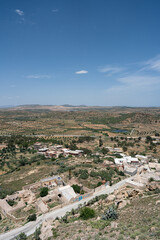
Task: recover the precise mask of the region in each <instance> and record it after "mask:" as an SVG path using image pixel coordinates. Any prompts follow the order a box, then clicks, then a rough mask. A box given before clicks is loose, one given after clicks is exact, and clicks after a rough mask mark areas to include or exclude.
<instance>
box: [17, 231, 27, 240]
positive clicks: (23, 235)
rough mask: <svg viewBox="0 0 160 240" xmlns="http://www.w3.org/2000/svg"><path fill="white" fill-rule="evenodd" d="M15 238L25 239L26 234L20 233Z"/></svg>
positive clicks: (18, 239)
mask: <svg viewBox="0 0 160 240" xmlns="http://www.w3.org/2000/svg"><path fill="white" fill-rule="evenodd" d="M16 240H27V236H26V234H25V233H20V234H19V235H18V237H17V238H16Z"/></svg>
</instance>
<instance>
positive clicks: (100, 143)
mask: <svg viewBox="0 0 160 240" xmlns="http://www.w3.org/2000/svg"><path fill="white" fill-rule="evenodd" d="M102 146H103V141H102V138H101V137H99V147H102Z"/></svg>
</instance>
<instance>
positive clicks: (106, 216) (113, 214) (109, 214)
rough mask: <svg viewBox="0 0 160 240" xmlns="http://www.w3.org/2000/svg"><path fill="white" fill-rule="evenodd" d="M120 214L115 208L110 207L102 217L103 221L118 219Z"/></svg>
mask: <svg viewBox="0 0 160 240" xmlns="http://www.w3.org/2000/svg"><path fill="white" fill-rule="evenodd" d="M117 217H118V214H117V211H116V209H115V207H113V206H112V207H109V208H108V209H107V210H106V211H105V212H104V214H103V215H102V217H101V219H102V220H110V219H117Z"/></svg>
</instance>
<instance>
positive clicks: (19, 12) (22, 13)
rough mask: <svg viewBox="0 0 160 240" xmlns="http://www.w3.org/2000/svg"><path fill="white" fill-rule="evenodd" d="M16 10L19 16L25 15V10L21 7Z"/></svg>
mask: <svg viewBox="0 0 160 240" xmlns="http://www.w3.org/2000/svg"><path fill="white" fill-rule="evenodd" d="M15 12H16V13H17V14H18V15H19V16H23V15H24V12H23V11H22V10H20V9H16V10H15Z"/></svg>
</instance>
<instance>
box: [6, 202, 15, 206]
mask: <svg viewBox="0 0 160 240" xmlns="http://www.w3.org/2000/svg"><path fill="white" fill-rule="evenodd" d="M7 203H8V204H9V205H10V206H11V207H12V206H13V205H14V204H15V201H14V200H8V201H7Z"/></svg>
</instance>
